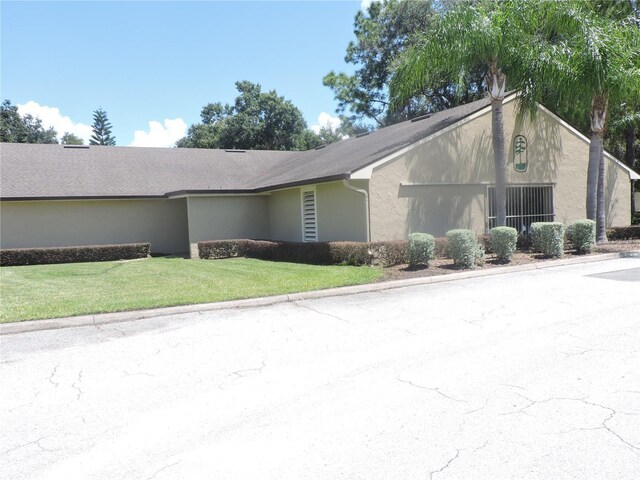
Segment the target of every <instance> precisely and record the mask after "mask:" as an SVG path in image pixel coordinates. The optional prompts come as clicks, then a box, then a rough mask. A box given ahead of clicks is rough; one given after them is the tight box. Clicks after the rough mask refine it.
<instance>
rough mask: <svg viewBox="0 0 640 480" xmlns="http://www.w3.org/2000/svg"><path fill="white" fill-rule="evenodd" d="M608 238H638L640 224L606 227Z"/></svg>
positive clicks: (639, 236)
mask: <svg viewBox="0 0 640 480" xmlns="http://www.w3.org/2000/svg"><path fill="white" fill-rule="evenodd" d="M607 238H608V239H609V240H640V225H631V226H629V227H613V228H607Z"/></svg>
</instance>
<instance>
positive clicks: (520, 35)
mask: <svg viewBox="0 0 640 480" xmlns="http://www.w3.org/2000/svg"><path fill="white" fill-rule="evenodd" d="M528 3H530V2H527V1H523V0H508V1H502V2H478V3H476V4H474V5H471V6H468V5H459V6H458V7H455V8H453V9H452V10H450V11H448V12H447V13H445V14H444V15H442V16H441V17H439V18H438V19H437V20H436V21H434V23H433V28H432V29H431V30H429V31H428V32H425V33H423V34H422V36H421V38H419V39H418V40H416V42H415V44H414V46H413V47H411V48H410V49H409V50H407V52H406V54H405V55H404V56H403V58H402V59H401V60H400V62H399V65H398V68H397V69H396V71H395V74H394V76H393V77H392V80H391V82H390V95H391V98H392V100H393V101H394V102H397V103H398V104H402V103H404V102H405V101H406V99H408V98H411V97H412V96H413V95H414V93H415V92H416V91H420V90H422V89H423V87H424V86H425V85H427V86H428V85H430V84H431V83H432V82H434V80H436V79H442V78H448V79H454V80H458V81H459V82H458V83H459V84H460V85H462V81H463V79H464V78H465V76H466V74H467V72H469V71H471V70H473V69H474V68H477V67H478V66H479V65H484V67H485V69H486V70H485V71H486V75H485V87H486V91H487V94H488V96H489V98H490V99H491V131H492V143H493V157H494V169H495V192H496V221H497V225H498V226H503V225H505V224H506V172H505V166H506V154H505V144H504V121H503V105H502V104H503V100H504V97H505V92H506V88H507V78H508V77H509V78H513V79H514V80H515V82H513V83H512V85H510V86H511V89H514V88H520V87H521V84H522V82H523V79H525V78H526V75H525V74H524V72H523V71H522V70H523V68H524V66H523V64H522V62H521V58H520V53H521V52H522V51H523V49H526V48H530V42H529V41H528V40H527V36H528V33H527V32H528V31H529V29H530V28H531V25H535V21H534V18H533V17H532V15H533V12H534V9H532V8H530V7H529V6H528V5H527V4H528ZM527 25H528V26H527ZM525 26H527V27H526V29H525V28H524V27H525Z"/></svg>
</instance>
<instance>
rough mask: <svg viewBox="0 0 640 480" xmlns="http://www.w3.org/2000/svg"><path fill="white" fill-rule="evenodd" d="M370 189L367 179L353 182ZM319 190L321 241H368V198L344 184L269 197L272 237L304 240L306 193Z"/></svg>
mask: <svg viewBox="0 0 640 480" xmlns="http://www.w3.org/2000/svg"><path fill="white" fill-rule="evenodd" d="M350 183H351V184H352V185H353V186H354V187H355V188H359V189H364V190H366V189H367V186H368V182H367V181H366V180H354V181H351V182H350ZM309 188H314V189H315V191H316V220H317V225H318V241H320V242H330V241H342V240H343V241H362V242H364V241H366V238H367V223H366V205H365V199H364V195H362V194H361V193H358V192H355V191H353V190H350V189H348V188H346V187H345V186H344V185H343V183H342V182H341V181H340V182H328V183H320V184H315V185H309V186H305V187H296V188H289V189H286V190H280V191H276V192H272V193H271V195H270V196H269V221H270V233H269V234H270V238H271V239H272V240H287V241H294V242H300V241H302V213H301V208H302V198H301V195H302V193H301V192H302V190H306V189H309Z"/></svg>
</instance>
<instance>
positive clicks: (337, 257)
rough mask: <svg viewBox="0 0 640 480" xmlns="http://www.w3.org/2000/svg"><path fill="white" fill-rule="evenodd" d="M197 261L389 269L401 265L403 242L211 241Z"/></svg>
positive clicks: (404, 250)
mask: <svg viewBox="0 0 640 480" xmlns="http://www.w3.org/2000/svg"><path fill="white" fill-rule="evenodd" d="M198 253H199V256H200V258H201V259H219V258H232V257H247V258H256V259H259V260H268V261H272V262H292V263H307V264H311V265H339V264H345V265H372V264H379V265H382V266H385V267H386V266H391V265H398V264H400V263H404V262H405V261H406V256H407V242H406V241H392V242H374V243H366V242H314V243H311V242H310V243H303V242H281V241H270V240H212V241H207V242H200V243H198Z"/></svg>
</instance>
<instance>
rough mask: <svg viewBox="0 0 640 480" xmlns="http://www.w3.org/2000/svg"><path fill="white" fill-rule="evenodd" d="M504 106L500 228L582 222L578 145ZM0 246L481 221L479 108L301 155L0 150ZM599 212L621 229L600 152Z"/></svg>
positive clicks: (165, 249) (279, 236) (544, 113)
mask: <svg viewBox="0 0 640 480" xmlns="http://www.w3.org/2000/svg"><path fill="white" fill-rule="evenodd" d="M514 100H515V95H510V96H509V97H507V98H506V99H505V102H504V122H505V142H506V146H507V182H508V191H507V203H508V205H507V215H508V223H509V224H510V225H512V226H514V227H516V228H518V229H519V230H521V231H522V230H526V229H527V228H528V226H529V225H530V223H531V222H532V221H550V220H556V221H560V222H564V223H565V224H568V223H571V222H573V221H575V220H577V219H580V218H584V216H585V197H586V183H587V180H586V175H587V160H588V152H589V140H588V139H587V138H586V137H585V136H584V135H582V134H580V133H579V132H578V131H577V130H575V129H574V128H572V127H571V126H569V125H568V124H567V123H565V122H564V121H562V120H561V119H560V118H558V117H557V116H555V115H554V114H553V113H551V112H550V111H549V110H547V109H546V108H544V107H542V106H540V107H539V112H538V115H537V117H536V120H535V121H531V120H530V118H529V116H528V115H527V114H522V115H521V114H518V112H517V108H516V102H515V101H514ZM0 155H1V161H0V176H1V184H0V200H1V202H0V206H1V212H0V220H1V225H0V246H1V247H2V248H18V247H52V246H72V245H92V244H112V243H129V242H151V244H152V251H153V252H156V253H160V252H162V253H178V252H191V255H192V256H196V255H197V243H198V242H200V241H204V240H215V239H230V238H256V239H272V240H289V241H305V242H313V241H331V240H352V241H367V240H373V241H376V240H392V239H402V238H407V236H408V235H409V234H410V233H412V232H427V233H431V234H433V235H436V236H441V235H444V234H445V232H446V231H447V230H449V229H452V228H469V229H472V230H474V231H476V232H477V233H484V232H487V231H488V230H489V229H490V228H491V227H492V226H493V225H494V222H495V217H494V215H495V208H494V200H493V195H494V192H493V189H494V187H493V181H494V180H493V179H494V171H493V170H494V169H493V149H492V143H491V111H490V105H489V101H488V100H486V99H485V100H480V101H477V102H473V103H470V104H467V105H463V106H460V107H456V108H452V109H450V110H447V111H444V112H440V113H436V114H433V115H430V116H429V115H427V116H424V117H419V118H416V119H414V120H412V121H407V122H403V123H399V124H396V125H391V126H389V127H385V128H382V129H380V130H378V131H375V132H372V133H369V134H364V135H359V136H357V137H355V138H350V139H346V140H343V141H340V142H337V143H334V144H331V145H327V146H325V147H319V148H317V149H315V150H309V151H305V152H275V151H241V150H201V149H175V148H174V149H163V148H135V147H100V146H71V145H64V146H63V145H34V144H2V145H0ZM605 158H606V206H607V207H606V208H607V211H606V214H607V224H608V225H610V226H622V225H628V223H629V218H630V195H631V189H630V184H629V181H630V179H639V178H640V176H639V175H638V174H637V173H635V172H634V171H633V170H630V169H629V168H627V167H626V166H625V165H623V164H622V163H621V162H619V161H618V160H616V159H615V158H613V157H612V156H611V155H609V154H608V153H605Z"/></svg>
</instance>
